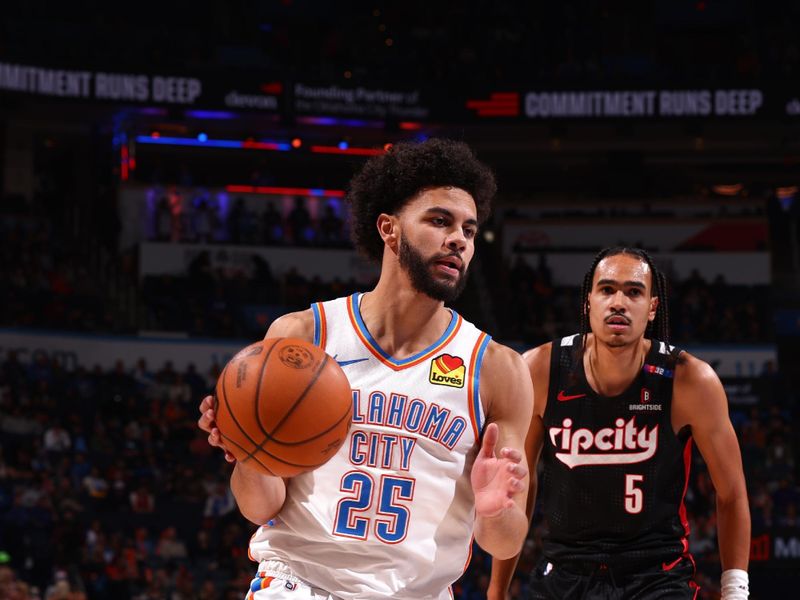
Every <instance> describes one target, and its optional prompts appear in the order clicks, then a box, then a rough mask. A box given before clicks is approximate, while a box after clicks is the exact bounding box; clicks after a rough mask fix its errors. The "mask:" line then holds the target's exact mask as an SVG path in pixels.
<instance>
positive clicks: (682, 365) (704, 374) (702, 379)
mask: <svg viewBox="0 0 800 600" xmlns="http://www.w3.org/2000/svg"><path fill="white" fill-rule="evenodd" d="M675 382H676V383H679V384H685V385H687V386H690V387H693V386H702V385H708V384H716V383H717V382H719V376H718V375H717V373H716V371H714V368H713V367H712V366H711V365H710V364H708V363H707V362H706V361H704V360H703V359H701V358H698V357H696V356H694V355H693V354H690V353H689V352H686V351H685V350H684V351H682V352H681V353H680V354H679V355H678V358H677V361H676V364H675Z"/></svg>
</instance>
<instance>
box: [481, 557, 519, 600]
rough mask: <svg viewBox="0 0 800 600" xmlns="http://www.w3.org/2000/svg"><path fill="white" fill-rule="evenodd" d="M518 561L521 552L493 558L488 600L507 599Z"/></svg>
mask: <svg viewBox="0 0 800 600" xmlns="http://www.w3.org/2000/svg"><path fill="white" fill-rule="evenodd" d="M518 562H519V554H517V555H516V556H513V557H512V558H492V577H491V579H490V580H489V589H488V590H487V591H486V599H487V600H505V599H506V597H507V596H508V588H509V587H510V586H511V580H512V579H513V578H514V571H515V570H516V568H517V563H518Z"/></svg>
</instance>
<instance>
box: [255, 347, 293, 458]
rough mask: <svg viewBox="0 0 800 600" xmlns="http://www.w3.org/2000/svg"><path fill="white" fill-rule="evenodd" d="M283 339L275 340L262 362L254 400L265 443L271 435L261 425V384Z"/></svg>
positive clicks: (259, 426) (257, 420)
mask: <svg viewBox="0 0 800 600" xmlns="http://www.w3.org/2000/svg"><path fill="white" fill-rule="evenodd" d="M283 339H285V338H274V341H273V342H272V345H271V346H270V347H269V350H267V353H266V355H265V356H264V360H263V361H261V372H260V373H259V374H258V384H257V385H256V394H255V398H253V408H254V409H255V414H256V425H258V428H259V429H260V430H261V433H263V434H264V435H265V436H266V437H265V438H264V441H266V440H267V439H269V437H270V434H269V433H267V430H266V429H265V428H264V425H262V424H261V412H260V411H259V410H258V405H259V403H260V400H261V382H262V381H264V372H265V371H266V370H267V363H268V362H269V357H270V356H271V355H272V351H273V350H274V349H275V346H277V345H278V342H280V341H281V340H283ZM253 443H254V444H255V442H253ZM263 444H264V442H262V443H261V444H258V446H261V445H263Z"/></svg>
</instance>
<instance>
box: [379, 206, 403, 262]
mask: <svg viewBox="0 0 800 600" xmlns="http://www.w3.org/2000/svg"><path fill="white" fill-rule="evenodd" d="M377 225H378V233H380V235H381V239H382V240H383V243H384V244H386V245H387V246H389V248H390V249H391V250H392V252H394V253H397V246H398V240H399V239H400V222H399V220H398V218H397V217H396V216H394V215H387V214H386V213H381V214H379V215H378V223H377Z"/></svg>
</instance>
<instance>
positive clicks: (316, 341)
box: [311, 302, 322, 346]
mask: <svg viewBox="0 0 800 600" xmlns="http://www.w3.org/2000/svg"><path fill="white" fill-rule="evenodd" d="M311 310H312V311H314V345H315V346H319V342H320V332H321V331H322V327H321V326H320V316H319V304H318V303H316V302H314V303H313V304H312V305H311Z"/></svg>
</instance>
